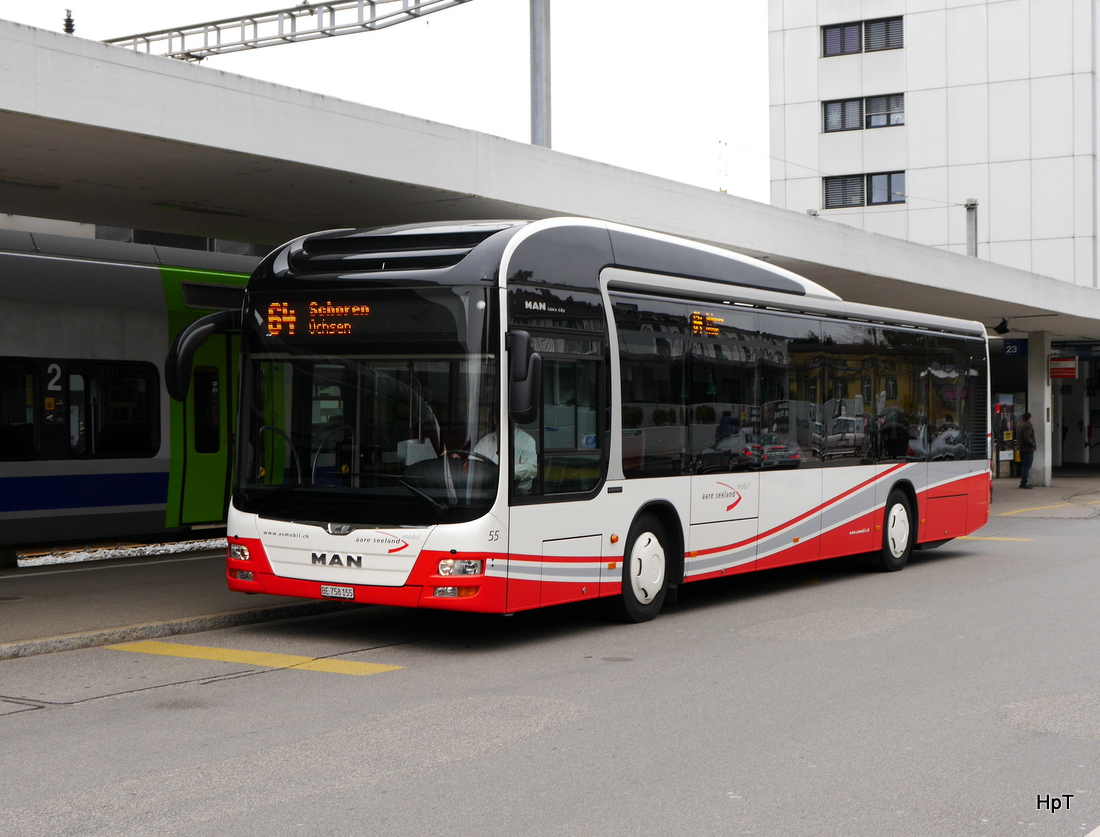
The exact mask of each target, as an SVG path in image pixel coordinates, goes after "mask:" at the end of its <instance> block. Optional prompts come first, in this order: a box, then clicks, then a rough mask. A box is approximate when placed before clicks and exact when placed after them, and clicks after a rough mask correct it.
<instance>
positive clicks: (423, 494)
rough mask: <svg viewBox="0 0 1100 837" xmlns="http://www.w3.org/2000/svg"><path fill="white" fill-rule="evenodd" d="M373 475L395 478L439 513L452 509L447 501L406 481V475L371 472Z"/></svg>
mask: <svg viewBox="0 0 1100 837" xmlns="http://www.w3.org/2000/svg"><path fill="white" fill-rule="evenodd" d="M371 476H373V477H376V478H377V477H383V478H385V479H391V480H395V481H396V482H397V483H398V484H399V485H401V486H402V487H403V488H407V489H408V490H409V491H411V492H412V493H413V494H415V495H416V496H417V497H419V498H420V499H421V500H423V501H424V502H425V503H427V504H428V505H429V506H431V507H432V510H433V511H435V512H437V513H438V514H444V513H445V512H449V511H450V510H451V507H450V506H448V505H447V504H446V503H441V502H439V501H438V500H437V499H435V497H433V496H432V495H431V494H429V493H428V492H427V491H424V490H423V489H420V488H417V487H416V486H415V485H410V484H409V483H407V482H405V478H404V477H401V476H398V475H397V474H371Z"/></svg>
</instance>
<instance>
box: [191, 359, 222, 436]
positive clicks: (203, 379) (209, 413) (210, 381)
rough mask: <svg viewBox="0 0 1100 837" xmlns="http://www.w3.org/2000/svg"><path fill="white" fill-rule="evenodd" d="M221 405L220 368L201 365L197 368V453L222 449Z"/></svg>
mask: <svg viewBox="0 0 1100 837" xmlns="http://www.w3.org/2000/svg"><path fill="white" fill-rule="evenodd" d="M220 405H221V399H220V398H219V390H218V370H217V369H216V368H214V367H213V366H200V367H199V368H198V369H196V370H195V417H194V419H195V421H194V423H195V453H217V452H218V451H219V450H221V446H222V445H221V410H220Z"/></svg>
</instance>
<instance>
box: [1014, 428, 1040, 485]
mask: <svg viewBox="0 0 1100 837" xmlns="http://www.w3.org/2000/svg"><path fill="white" fill-rule="evenodd" d="M1016 439H1017V442H1016V444H1018V445H1019V446H1020V488H1031V483H1030V481H1029V477H1030V476H1031V464H1032V463H1033V462H1034V461H1035V448H1036V445H1035V425H1033V424H1032V423H1031V413H1024V417H1023V419H1021V420H1020V423H1019V424H1017V425H1016Z"/></svg>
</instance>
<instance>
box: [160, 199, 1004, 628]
mask: <svg viewBox="0 0 1100 837" xmlns="http://www.w3.org/2000/svg"><path fill="white" fill-rule="evenodd" d="M238 329H239V331H240V346H241V369H240V376H239V377H240V396H239V408H238V419H239V429H238V433H237V447H236V450H237V459H236V467H235V474H234V476H233V491H232V500H231V505H230V508H229V513H228V522H227V527H228V556H227V563H226V572H227V577H228V584H229V587H230V588H231V589H233V590H237V591H241V592H245V593H269V594H278V595H285V596H298V597H306V598H315V599H333V600H338V601H348V602H366V603H375V604H388V605H399V606H409V607H428V608H440V609H449V610H460V611H476V612H488V613H514V612H517V611H522V610H526V609H531V608H537V607H543V606H547V605H555V604H562V603H568V602H578V601H583V600H587V599H596V598H603V599H607V602H608V605H609V606H610V608H611V610H612V611H613V612H614V613H615V614H616V615H617V616H619V617H620V618H622V619H624V620H626V621H636V622H641V621H646V620H649V619H652V618H653V617H654V616H656V615H657V613H658V612H659V611H660V610H661V607H662V605H663V603H664V602H665V600H666V599H667V598H669V597H670V596H673V595H675V593H676V591H677V590H678V588H679V587H680V586H681V585H683V584H685V583H687V582H691V581H697V580H702V579H709V578H719V577H723V576H727V575H731V574H736V573H744V572H750V571H753V570H763V569H768V568H774V567H780V566H784V565H789V564H796V563H800V562H807V561H818V560H822V559H828V558H834V557H838V556H853V555H859V556H864V557H868V558H870V559H871V560H873V562H874V563H875V564H877V566H879V567H880V568H881V569H883V570H886V571H896V570H900V569H901V568H902V567H903V566H904V565H905V564H906V562H907V560H908V559H909V557H910V554H911V552H912V551H913V550H914V549H924V548H930V547H933V546H938V545H940V544H942V543H944V542H946V541H949V540H951V539H952V538H956V537H959V536H962V535H966V534H968V533H970V532H972V531H974V530H976V529H977V528H978V527H980V526H982V525H983V524H984V523H985V522H986V521H987V519H988V517H989V508H990V495H991V486H992V483H991V469H990V428H989V408H988V400H989V394H988V393H989V386H988V381H989V367H988V350H987V341H986V335H985V329H984V327H983V326H982V325H981V324H980V323H977V322H966V321H962V320H957V319H951V318H945V317H938V316H929V315H923V314H914V313H911V312H905V311H899V310H893V309H888V308H879V307H873V306H868V305H860V304H854V303H848V302H844V301H843V300H841V299H840V298H839V297H838V296H836V295H835V294H833V293H832V292H830V291H829V290H827V289H825V288H823V287H821V286H819V285H817V284H816V283H814V282H811V281H808V280H806V279H804V278H802V277H800V276H797V275H795V274H794V273H791V272H789V271H786V270H783V269H780V268H777V267H773V266H770V265H768V264H767V263H765V262H762V261H758V260H754V259H751V258H748V257H744V256H741V255H738V254H735V253H732V252H729V251H726V250H723V249H720V248H716V247H711V246H707V245H703V244H699V243H695V242H692V241H689V240H682V239H678V238H674V237H670V236H666V235H660V234H656V233H652V232H646V231H643V230H639V229H634V228H630V227H625V226H620V225H616V224H611V223H604V222H599V221H594V220H586V219H574V218H554V219H546V220H539V221H500V222H470V223H431V224H423V225H418V226H396V227H388V228H379V229H370V230H336V231H328V232H321V233H317V234H313V235H307V236H304V237H302V238H298V239H296V240H294V241H291V242H290V243H288V244H286V245H284V246H282V247H280V248H278V249H277V250H275V251H274V252H273V253H271V254H270V255H269V256H268V257H267V258H265V259H264V260H263V261H262V262H261V264H260V265H259V266H258V268H257V269H256V271H255V272H254V273H253V274H252V276H251V278H250V280H249V282H248V285H247V289H246V293H245V300H244V305H243V309H242V310H241V311H240V312H219V313H216V314H212V315H210V316H208V317H206V318H203V319H201V320H198V321H197V322H196V323H195V324H194V325H192V326H191V327H190V328H188V329H187V330H185V331H183V332H181V334H180V335H179V336H178V337H177V340H176V342H175V344H174V346H173V348H172V350H171V353H170V357H169V359H168V365H167V368H166V379H167V380H166V383H167V385H168V389H169V391H170V392H171V393H173V395H175V396H176V397H180V396H182V395H185V394H186V391H187V387H188V379H189V376H190V364H191V361H190V353H191V352H192V351H194V349H195V347H196V346H198V345H199V344H201V342H202V340H203V339H204V338H205V337H206V336H207V335H210V334H215V333H224V332H232V331H234V330H238ZM502 429H503V432H502ZM730 440H733V441H732V442H731V441H730Z"/></svg>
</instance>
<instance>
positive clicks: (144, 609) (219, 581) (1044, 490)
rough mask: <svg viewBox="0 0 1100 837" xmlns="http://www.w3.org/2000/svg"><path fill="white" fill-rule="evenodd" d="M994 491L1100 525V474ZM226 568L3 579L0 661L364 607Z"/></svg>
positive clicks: (184, 564) (126, 564)
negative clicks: (257, 583) (254, 591)
mask: <svg viewBox="0 0 1100 837" xmlns="http://www.w3.org/2000/svg"><path fill="white" fill-rule="evenodd" d="M993 486H994V487H993V508H992V514H993V516H994V517H997V516H1003V517H1008V516H1013V517H1028V516H1037V517H1045V518H1051V517H1054V518H1067V519H1070V518H1077V519H1081V518H1090V517H1100V468H1086V467H1081V468H1072V467H1067V468H1061V469H1055V472H1054V478H1053V480H1052V485H1050V486H1045V487H1036V488H1033V489H1031V490H1030V491H1028V490H1023V489H1020V488H1018V487H1017V485H1016V480H1014V479H1009V478H1002V479H997V480H994V484H993ZM981 535H982V531H981V530H979V531H978V532H976V533H975V536H976V537H981ZM224 560H225V559H224V554H223V552H222V551H221V550H216V551H205V552H200V553H194V554H184V555H179V554H174V555H163V556H144V557H139V558H119V559H110V560H102V561H90V562H84V563H79V564H60V565H52V566H43V567H20V568H18V569H9V570H0V660H4V659H11V658H14V657H27V656H32V655H35V654H47V653H51V652H54V651H65V650H71V649H75V648H88V647H93V646H99V645H108V644H112V643H118V642H127V641H132V640H139V639H151V638H156V637H165V636H173V635H176V634H186V633H197V632H200V631H206V630H212V629H215V628H224V627H229V626H232V625H243V624H249V623H254V622H261V621H272V620H277V619H286V618H291V617H296V616H306V615H311V614H314V613H322V612H328V611H332V610H337V609H347V608H353V607H363V605H348V604H343V603H336V602H318V601H311V600H301V599H292V598H285V597H282V596H265V595H255V596H246V595H243V594H241V593H233V592H230V591H229V590H228V589H227V587H226V583H225V576H224V572H225V570H224Z"/></svg>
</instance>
